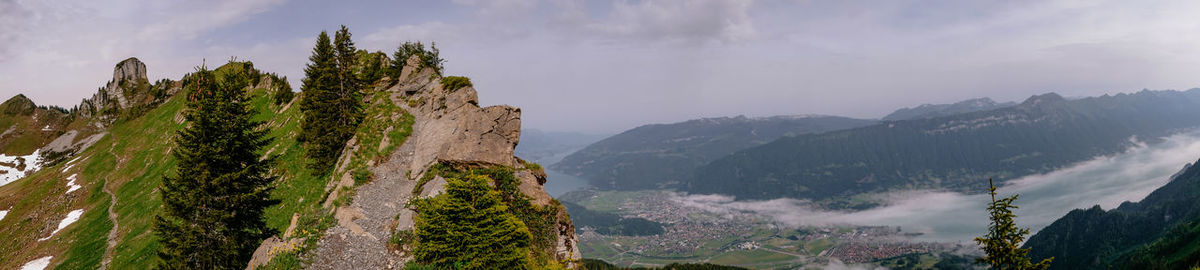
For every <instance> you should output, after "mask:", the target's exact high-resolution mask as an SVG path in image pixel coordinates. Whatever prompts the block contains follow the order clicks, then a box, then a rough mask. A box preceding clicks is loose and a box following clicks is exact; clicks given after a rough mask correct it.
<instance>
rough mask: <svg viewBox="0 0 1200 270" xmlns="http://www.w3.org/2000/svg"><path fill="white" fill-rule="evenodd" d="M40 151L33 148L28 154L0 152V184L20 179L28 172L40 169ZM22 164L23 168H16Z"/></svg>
mask: <svg viewBox="0 0 1200 270" xmlns="http://www.w3.org/2000/svg"><path fill="white" fill-rule="evenodd" d="M41 151H42V150H40V149H39V150H34V151H33V154H29V155H28V156H9V155H5V154H0V186H3V185H7V184H8V183H12V182H13V181H17V180H20V179H21V178H24V177H25V176H26V175H28V174H29V173H31V172H34V171H37V170H39V169H41V168H42V167H40V166H41V164H42V155H41ZM22 164H24V165H25V166H24V167H25V170H18V168H20V167H21V165H22ZM10 165H11V166H10Z"/></svg>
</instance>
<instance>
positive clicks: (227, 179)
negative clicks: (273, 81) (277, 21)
mask: <svg viewBox="0 0 1200 270" xmlns="http://www.w3.org/2000/svg"><path fill="white" fill-rule="evenodd" d="M214 73H215V72H212V71H209V70H207V69H205V68H204V67H201V68H199V69H198V71H197V72H196V73H194V74H192V77H191V84H190V85H189V87H188V96H187V97H188V104H187V108H186V109H185V111H184V119H185V120H186V121H187V126H186V127H185V128H184V129H183V130H180V131H178V132H177V133H176V134H175V136H174V139H173V140H174V142H175V147H174V150H173V151H172V153H171V154H172V156H174V157H175V159H176V160H178V164H177V165H176V169H175V173H174V176H167V177H164V178H163V180H162V185H161V186H160V187H159V192H160V194H161V197H162V201H163V211H162V212H161V213H159V214H158V215H157V216H155V218H154V225H153V226H154V232H155V235H156V236H157V237H158V239H159V241H160V243H161V246H160V248H159V250H158V252H157V254H158V258H159V263H158V267H159V268H163V269H242V268H245V267H246V262H247V261H249V260H250V256H251V255H252V254H253V252H254V249H255V248H257V247H258V245H259V243H260V242H261V241H262V240H263V239H265V238H266V237H268V236H270V235H272V234H274V233H275V232H274V231H273V230H271V229H270V228H267V226H266V222H265V221H264V220H263V211H264V210H265V209H266V208H267V207H269V206H271V205H274V204H276V203H278V201H276V200H273V199H271V191H272V190H273V188H272V187H271V182H272V181H274V179H275V177H273V176H270V175H269V174H268V173H269V170H270V168H271V164H272V163H273V162H274V158H267V159H260V156H259V154H258V153H259V150H261V149H262V148H263V147H264V146H266V145H268V144H269V143H270V142H271V140H270V139H269V138H267V131H268V130H266V129H264V128H262V125H263V123H262V122H255V121H252V120H251V117H252V116H254V115H255V112H254V110H253V109H252V108H250V107H249V105H248V104H249V102H248V101H249V100H248V98H247V97H246V96H245V95H244V88H245V87H246V85H247V82H248V80H247V78H246V74H242V73H232V74H230V73H225V74H221V75H220V76H219V77H218V76H216V74H214Z"/></svg>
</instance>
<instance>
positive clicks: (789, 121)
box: [550, 116, 876, 190]
mask: <svg viewBox="0 0 1200 270" xmlns="http://www.w3.org/2000/svg"><path fill="white" fill-rule="evenodd" d="M874 123H876V121H874V120H863V119H853V118H846V117H837V116H775V117H764V118H750V117H745V116H738V117H721V118H704V119H697V120H690V121H685V122H679V123H673V124H653V125H645V126H640V127H637V128H634V129H631V130H628V131H625V132H622V133H621V134H617V135H614V136H612V137H608V138H606V139H604V140H601V141H599V142H596V143H594V144H591V145H588V146H587V147H586V148H584V149H582V150H579V151H577V152H575V153H573V154H571V155H569V156H567V157H566V158H563V160H562V161H560V162H558V163H557V164H554V165H552V166H550V168H551V169H554V170H557V171H560V172H563V173H567V174H572V175H576V176H580V177H583V178H584V179H588V181H589V183H590V184H591V185H592V186H595V187H599V188H603V189H618V190H634V189H653V188H663V187H671V186H674V185H676V184H677V183H679V182H680V181H684V180H686V179H690V178H692V177H693V175H692V172H693V171H694V170H695V169H696V168H697V167H699V166H701V165H704V164H705V163H708V162H710V161H712V160H715V159H717V158H720V157H722V156H725V155H729V154H731V153H733V152H734V151H738V150H742V149H746V148H750V147H753V146H757V145H761V144H764V143H767V142H770V141H773V140H775V139H778V138H780V137H784V136H794V135H801V134H809V133H820V132H826V131H832V130H841V129H847V128H854V127H861V126H866V125H870V124H874Z"/></svg>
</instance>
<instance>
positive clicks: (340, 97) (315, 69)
mask: <svg viewBox="0 0 1200 270" xmlns="http://www.w3.org/2000/svg"><path fill="white" fill-rule="evenodd" d="M308 59H309V64H308V66H306V67H305V69H304V80H303V81H302V82H303V85H301V91H302V92H303V95H302V98H303V99H302V100H301V101H300V110H301V111H302V112H303V115H304V118H303V119H302V121H301V129H302V131H301V134H300V140H301V141H302V142H304V144H305V146H306V149H307V152H306V155H307V156H308V158H309V167H310V168H311V169H313V174H317V175H319V174H323V173H325V172H328V171H329V169H332V168H333V165H334V162H335V161H336V160H337V157H338V155H339V154H341V152H342V149H343V148H345V145H346V141H348V140H350V138H351V137H353V136H354V132H355V130H356V129H357V128H358V124H359V123H360V122H362V117H363V113H362V92H361V88H362V83H360V82H359V79H358V77H357V76H356V75H355V74H354V68H355V66H356V59H357V57H355V48H354V42H353V41H351V40H350V31H349V30H348V29H346V27H345V26H342V28H341V30H338V32H337V33H335V39H334V41H332V42H331V41H330V40H329V34H328V33H326V32H324V31H322V32H321V34H320V35H318V36H317V44H316V46H315V47H313V53H312V56H309V58H308Z"/></svg>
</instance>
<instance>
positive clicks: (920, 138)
mask: <svg viewBox="0 0 1200 270" xmlns="http://www.w3.org/2000/svg"><path fill="white" fill-rule="evenodd" d="M1197 115H1200V89H1193V90H1188V91H1182V92H1181V91H1141V92H1138V93H1134V94H1119V95H1115V96H1108V95H1105V96H1101V97H1091V98H1084V99H1079V100H1071V101H1067V100H1065V99H1063V98H1062V97H1061V96H1059V95H1057V94H1053V93H1051V94H1044V95H1039V96H1034V97H1031V98H1029V99H1028V100H1026V101H1024V102H1023V103H1021V104H1019V105H1016V106H1013V107H1007V108H1001V109H996V110H991V111H981V112H974V113H967V114H960V115H953V116H946V117H938V118H931V119H918V120H907V121H894V122H885V123H881V124H878V125H873V126H868V127H862V128H856V129H850V130H842V131H834V132H828V133H822V134H811V135H801V136H795V137H787V138H782V139H779V140H776V141H774V142H771V143H769V144H765V145H762V146H757V147H754V148H750V149H746V150H743V151H739V152H737V153H734V154H732V155H729V156H726V157H724V158H721V159H719V160H716V161H713V162H712V163H709V164H708V165H705V166H703V167H701V168H699V169H698V170H697V172H696V177H695V178H693V179H692V181H689V182H688V183H687V184H686V186H685V187H684V190H686V191H690V192H694V193H710V194H711V193H716V194H727V195H734V196H737V197H738V198H740V199H772V198H780V197H793V198H810V199H817V200H821V199H826V198H831V197H842V198H844V197H845V196H851V195H855V194H862V193H871V192H885V191H891V190H908V189H946V190H953V191H962V192H967V193H979V192H982V191H984V190H986V181H979V179H988V178H995V179H997V180H998V181H999V182H1004V181H1007V180H1011V179H1015V178H1018V177H1021V176H1025V175H1030V174H1036V173H1044V172H1048V171H1051V170H1054V169H1057V168H1061V167H1063V166H1067V165H1070V164H1073V163H1076V162H1080V161H1085V160H1088V159H1091V158H1094V157H1096V156H1099V155H1109V154H1114V153H1118V152H1121V151H1123V150H1125V149H1127V148H1128V147H1129V146H1131V145H1133V144H1134V140H1145V141H1151V142H1153V141H1154V140H1156V139H1157V138H1159V137H1161V136H1165V135H1169V134H1172V133H1174V132H1178V131H1181V130H1184V129H1190V128H1195V127H1197V126H1200V117H1196V116H1197Z"/></svg>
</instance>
